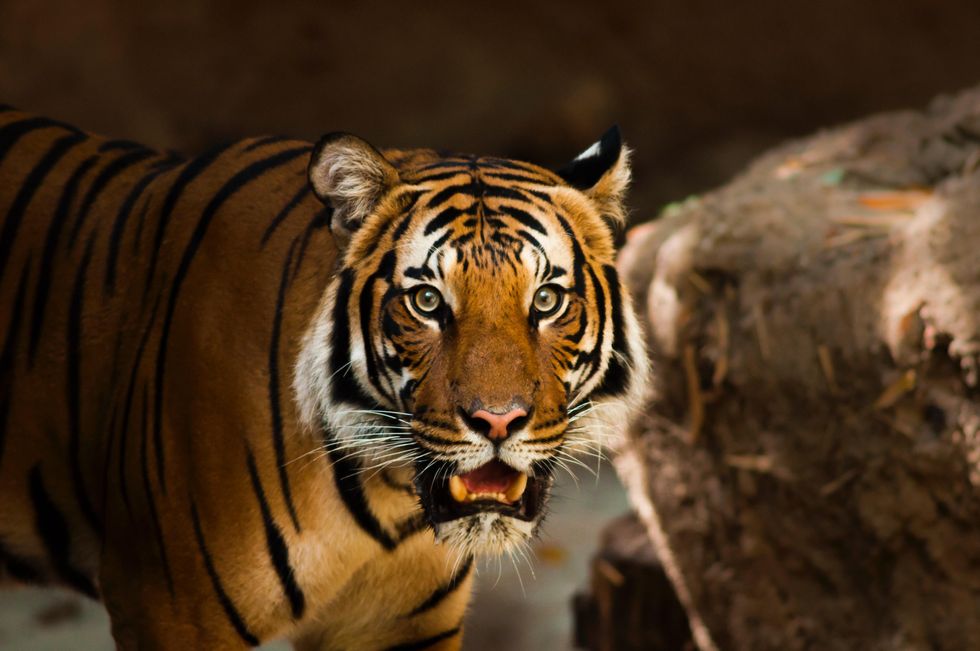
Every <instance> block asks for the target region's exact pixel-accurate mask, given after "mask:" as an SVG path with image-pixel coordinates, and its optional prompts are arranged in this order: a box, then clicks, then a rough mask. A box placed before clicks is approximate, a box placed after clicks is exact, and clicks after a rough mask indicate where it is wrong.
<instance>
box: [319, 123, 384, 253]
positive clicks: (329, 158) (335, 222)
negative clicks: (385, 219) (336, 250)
mask: <svg viewBox="0 0 980 651" xmlns="http://www.w3.org/2000/svg"><path fill="white" fill-rule="evenodd" d="M308 175H309V179H310V185H311V186H312V188H313V193H314V194H315V195H316V196H317V197H318V198H319V199H320V201H322V202H323V203H324V204H325V205H327V206H329V207H330V208H333V215H332V217H331V220H330V225H331V228H332V229H333V232H334V234H335V235H337V236H340V237H341V238H342V239H347V238H349V237H350V235H351V233H353V232H354V231H356V230H357V229H358V228H359V227H360V226H361V224H363V223H364V220H365V219H367V217H368V215H370V214H371V211H373V210H374V209H375V208H376V207H377V205H378V202H380V201H381V199H382V198H383V197H384V196H385V194H387V193H388V191H389V190H391V189H392V188H393V187H395V185H396V184H397V183H398V172H397V170H395V168H394V167H393V166H392V164H391V163H389V162H388V161H387V160H386V159H385V157H384V156H383V155H382V154H381V152H379V151H378V150H377V149H375V148H374V147H372V146H371V145H370V144H368V143H367V142H366V141H364V140H362V139H360V138H358V137H357V136H352V135H350V134H349V133H339V132H337V133H328V134H327V135H325V136H323V137H322V138H320V142H318V143H317V144H316V147H314V148H313V153H312V154H311V155H310V166H309V169H308Z"/></svg>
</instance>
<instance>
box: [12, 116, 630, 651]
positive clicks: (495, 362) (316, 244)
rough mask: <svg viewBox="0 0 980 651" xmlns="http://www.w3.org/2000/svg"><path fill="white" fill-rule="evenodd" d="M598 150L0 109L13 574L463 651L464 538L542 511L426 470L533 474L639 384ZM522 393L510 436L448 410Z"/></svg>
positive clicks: (488, 534)
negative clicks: (474, 497)
mask: <svg viewBox="0 0 980 651" xmlns="http://www.w3.org/2000/svg"><path fill="white" fill-rule="evenodd" d="M607 144H608V143H607ZM596 151H597V152H598V153H599V154H603V153H604V154H605V155H606V156H607V158H608V155H609V152H610V147H609V146H606V147H602V146H600V147H599V148H598V149H597V150H596ZM614 153H615V156H614V157H613V158H612V159H610V160H607V161H604V162H603V161H601V160H599V158H601V156H598V157H597V155H596V153H595V152H593V154H588V155H585V156H584V158H582V159H581V160H579V162H578V164H577V165H574V166H573V168H572V169H571V171H568V170H566V171H564V172H563V173H562V175H561V176H559V175H557V174H555V173H552V172H549V171H546V170H544V169H541V168H539V167H535V166H533V165H529V164H525V163H520V162H515V161H510V160H502V159H493V158H475V157H466V156H451V157H443V156H440V155H437V154H436V153H434V152H431V151H427V150H418V151H410V152H406V151H394V150H392V151H386V152H384V154H381V153H379V152H377V150H374V149H373V148H372V147H370V146H369V145H367V144H366V143H363V141H360V140H358V139H356V138H353V137H351V136H342V135H341V136H331V137H328V138H326V139H325V140H324V141H322V142H321V144H320V145H318V146H317V148H316V149H315V150H314V149H313V148H312V147H311V145H309V144H308V143H304V142H299V141H295V140H289V139H283V138H274V137H264V138H256V139H251V140H244V141H240V142H235V143H232V144H230V145H227V146H224V147H220V148H217V149H214V150H212V151H210V152H208V153H205V154H203V155H201V156H199V157H196V158H192V159H187V160H185V159H181V158H179V157H176V156H174V155H172V154H169V153H163V152H158V151H154V150H152V149H148V148H145V147H143V146H141V145H138V144H135V143H131V142H128V141H118V140H106V139H103V138H99V137H96V136H93V135H90V134H87V133H84V132H82V131H80V130H78V129H75V128H74V127H71V126H69V125H66V124H63V123H60V122H57V121H53V120H47V119H44V118H38V117H34V116H31V115H28V114H24V113H21V112H19V111H17V110H14V109H10V108H4V109H3V110H0V216H2V217H3V223H2V228H0V305H2V306H3V309H2V310H0V574H6V575H7V576H9V577H11V578H14V579H18V580H30V581H40V582H58V583H62V584H66V585H69V586H71V587H73V588H75V589H77V590H79V591H81V592H83V593H86V594H89V595H91V596H93V597H96V598H100V599H102V600H103V601H104V603H105V604H106V606H107V608H108V610H109V613H110V616H111V619H112V628H113V635H114V636H115V638H116V640H117V642H118V644H119V646H120V647H121V648H151V649H152V648H176V647H181V648H209V649H224V648H229V649H233V648H244V647H248V646H251V645H254V644H257V643H259V642H260V641H263V640H267V639H270V638H274V637H281V636H287V637H291V638H293V639H294V640H295V641H296V643H297V645H298V646H299V647H300V648H324V649H384V648H390V649H423V648H425V649H456V648H459V645H460V640H461V638H462V632H461V631H462V617H463V613H464V610H465V607H466V602H467V600H468V593H469V588H470V585H471V583H472V573H473V571H472V567H473V557H474V556H475V555H477V554H481V553H499V552H501V551H506V550H508V549H511V548H512V547H513V546H514V545H516V544H520V542H521V541H523V540H524V539H525V538H526V537H528V536H530V535H533V532H534V530H535V529H536V527H537V525H538V523H539V521H540V516H539V517H538V518H536V519H535V520H534V521H531V522H522V521H518V520H514V519H513V518H508V517H506V516H504V515H501V514H499V513H480V514H475V515H472V516H469V517H466V518H460V519H459V520H458V521H453V522H451V523H442V524H439V525H435V526H434V525H433V523H432V522H431V521H430V519H429V518H428V517H427V515H426V511H425V510H424V509H423V508H422V507H421V506H420V500H421V501H422V502H424V499H425V495H423V494H422V492H423V491H424V488H423V487H421V485H420V484H419V482H418V481H417V478H418V477H420V476H423V475H422V474H423V473H424V472H432V470H431V469H439V471H440V472H444V473H448V472H456V473H459V472H465V471H467V470H470V469H472V468H475V467H477V466H479V465H480V464H482V463H485V462H486V461H487V460H488V459H490V458H493V457H494V456H496V457H497V458H499V459H502V460H503V461H504V462H506V463H507V464H508V465H510V466H512V467H513V468H515V469H518V470H521V471H524V472H526V473H528V474H533V475H534V476H536V477H540V478H542V479H545V478H547V477H548V476H550V473H551V471H552V468H553V466H554V465H555V464H556V463H558V462H559V461H560V459H561V455H562V454H564V453H565V452H566V451H571V450H574V449H575V447H576V445H583V446H588V445H591V444H592V443H591V442H592V441H594V440H595V437H596V436H598V437H606V436H608V433H609V431H610V430H609V427H607V426H605V425H604V423H607V422H617V421H616V420H615V419H616V418H617V416H616V415H615V412H616V411H617V410H621V409H626V408H628V407H629V405H630V404H631V403H632V402H635V401H636V400H637V399H638V398H639V397H640V396H641V395H642V392H643V388H644V386H645V384H644V382H645V372H646V366H645V364H646V362H645V359H646V358H645V355H644V353H643V349H642V347H641V345H640V344H639V343H638V342H639V335H638V329H637V325H636V321H635V318H634V317H633V314H632V311H631V308H630V305H629V303H628V298H627V297H626V295H625V293H624V292H623V291H622V288H621V287H620V284H619V281H618V279H617V277H616V272H615V269H614V267H613V256H614V251H613V246H612V229H611V228H610V226H609V223H608V220H613V221H615V220H617V219H620V218H621V215H622V212H621V207H620V197H621V194H622V190H623V188H624V186H625V181H626V178H627V177H628V171H627V168H626V160H625V150H622V151H620V148H619V145H618V140H617V142H616V147H615V152H614ZM589 165H592V167H593V168H596V165H598V166H599V167H598V168H597V169H593V170H592V171H591V172H590V171H589V169H588V167H589ZM583 170H584V171H583ZM583 175H584V176H583ZM583 178H584V179H586V181H587V182H583ZM575 186H578V187H575ZM422 282H424V283H426V284H430V285H434V286H438V287H439V288H440V291H442V292H443V295H444V296H445V298H446V301H447V306H448V309H447V311H445V312H443V313H440V314H441V315H440V317H439V318H438V319H429V318H422V317H420V315H419V314H417V313H415V312H413V311H412V306H411V303H410V301H409V300H408V297H409V295H410V291H411V288H412V287H413V286H414V285H418V284H420V283H422ZM543 282H550V283H555V284H559V285H561V287H562V288H563V291H564V296H565V300H566V302H567V304H565V305H563V309H562V310H561V312H560V313H559V314H557V315H555V316H554V317H552V318H548V319H535V318H534V317H533V315H531V314H529V312H528V300H529V298H533V293H534V291H535V289H536V288H537V287H538V285H540V283H543ZM518 394H519V396H518ZM514 396H518V397H520V398H521V399H522V400H527V401H528V405H529V407H531V408H533V409H532V412H531V414H530V416H529V418H528V419H527V423H526V424H525V425H524V426H523V428H522V430H521V431H520V432H519V433H516V434H515V435H514V436H511V437H510V438H509V439H508V440H507V441H506V442H504V443H503V444H502V445H500V446H499V449H497V448H496V447H495V446H494V445H493V444H491V443H490V442H489V441H488V440H487V439H486V438H484V437H481V436H480V435H479V434H478V433H476V432H474V431H472V429H468V427H467V424H466V422H465V419H463V418H462V417H461V416H460V415H459V414H458V413H457V412H458V409H459V408H460V405H461V401H464V400H470V399H479V400H481V401H483V402H484V403H486V404H491V403H494V404H496V403H500V402H502V401H503V402H506V401H507V400H511V399H512V397H514ZM509 520H513V521H512V522H509ZM440 540H441V541H444V542H448V543H450V544H438V541H440Z"/></svg>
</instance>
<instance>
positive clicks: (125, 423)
mask: <svg viewBox="0 0 980 651" xmlns="http://www.w3.org/2000/svg"><path fill="white" fill-rule="evenodd" d="M159 307H160V297H159V296H158V297H157V300H156V301H155V302H154V303H153V309H152V310H151V311H150V319H149V321H148V322H147V324H146V328H145V329H144V330H143V334H142V335H141V336H140V341H139V345H138V346H137V347H136V356H135V357H134V358H133V368H132V370H130V372H129V384H128V385H127V387H126V398H125V401H124V402H123V415H122V419H121V420H120V421H119V427H120V433H119V493H120V494H121V495H122V499H123V503H124V504H125V505H126V512H127V513H129V515H130V516H132V515H133V507H132V504H131V502H130V500H129V481H128V480H127V476H128V475H127V473H126V441H127V439H128V436H127V435H128V434H129V432H130V431H131V428H130V427H129V414H130V411H131V409H132V406H133V397H134V394H135V393H136V374H137V372H138V371H139V368H140V364H141V363H142V361H143V353H144V351H145V350H146V343H147V342H148V341H149V339H150V333H151V332H152V331H153V321H154V320H155V319H156V316H157V308H159ZM143 391H144V393H145V392H146V387H143ZM146 408H147V403H146V400H145V399H144V401H143V437H144V439H145V438H146ZM144 447H145V445H144ZM144 465H145V459H144ZM144 473H145V470H144Z"/></svg>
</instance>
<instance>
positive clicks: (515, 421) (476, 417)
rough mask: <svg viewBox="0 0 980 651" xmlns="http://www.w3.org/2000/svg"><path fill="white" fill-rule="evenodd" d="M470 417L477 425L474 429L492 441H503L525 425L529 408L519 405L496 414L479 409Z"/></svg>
mask: <svg viewBox="0 0 980 651" xmlns="http://www.w3.org/2000/svg"><path fill="white" fill-rule="evenodd" d="M469 417H470V422H471V423H472V424H473V425H476V426H477V427H474V429H476V430H477V431H479V432H480V433H481V434H483V435H484V436H486V437H487V438H489V439H490V440H491V441H498V440H500V441H502V440H504V439H505V438H507V437H508V436H510V435H511V434H513V433H514V432H515V431H517V430H518V429H520V428H521V426H523V424H524V421H525V420H526V417H527V410H526V409H522V408H520V407H518V408H516V409H511V410H510V411H508V412H507V413H505V414H495V413H493V412H492V411H487V410H486V409H477V410H476V411H474V412H472V413H471V414H469ZM480 421H482V422H480ZM488 426H489V427H488Z"/></svg>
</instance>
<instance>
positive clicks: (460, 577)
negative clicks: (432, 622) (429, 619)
mask: <svg viewBox="0 0 980 651" xmlns="http://www.w3.org/2000/svg"><path fill="white" fill-rule="evenodd" d="M472 569H473V557H472V556H470V557H468V558H467V559H466V561H465V562H464V563H463V566H462V567H460V568H459V570H457V572H456V573H455V574H453V575H452V576H451V577H449V580H448V581H447V582H446V583H444V584H443V585H441V586H439V587H438V588H436V589H435V590H434V591H433V592H432V594H431V595H429V597H428V599H426V600H425V601H423V602H422V603H420V604H419V605H418V606H416V607H415V608H413V609H412V611H411V612H409V613H408V614H407V615H405V617H415V616H416V615H421V614H422V613H424V612H426V611H429V610H432V609H433V608H435V607H436V606H438V605H439V604H441V603H442V602H443V601H444V600H445V599H446V598H447V597H448V596H449V595H451V594H452V593H454V592H456V590H458V589H459V586H461V585H462V584H463V581H465V580H466V577H468V576H469V575H470V571H471V570H472Z"/></svg>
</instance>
